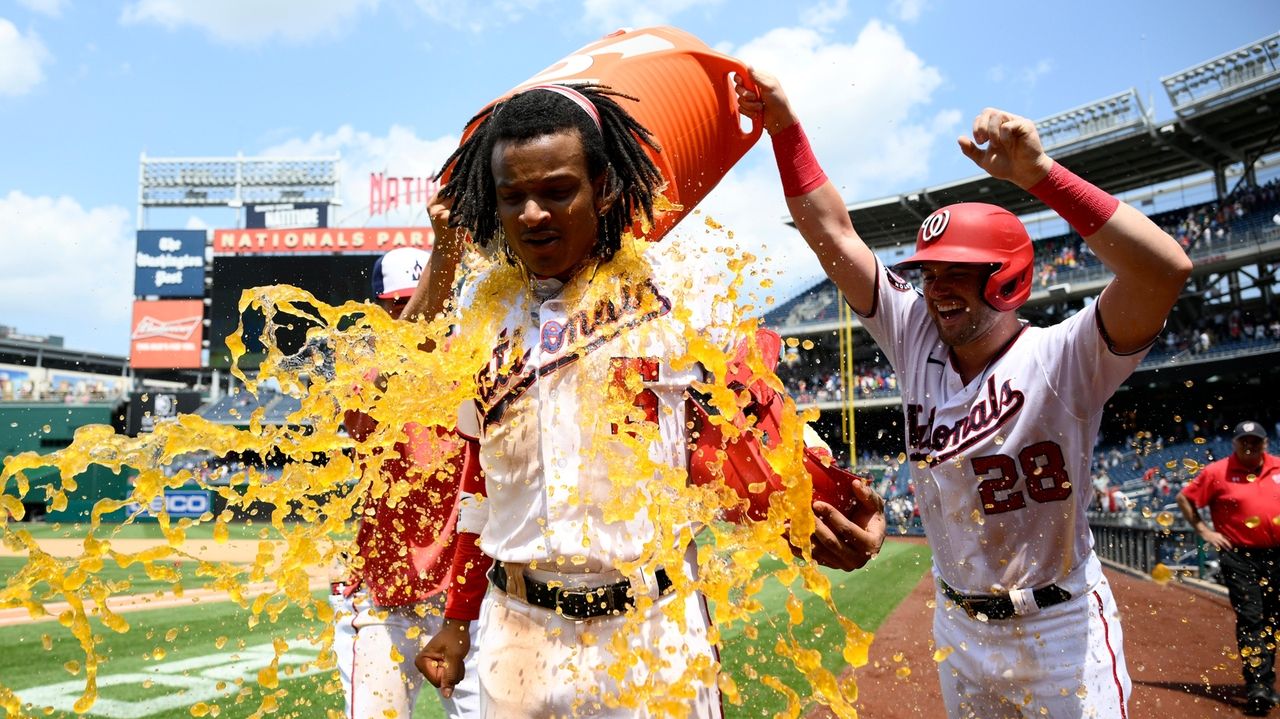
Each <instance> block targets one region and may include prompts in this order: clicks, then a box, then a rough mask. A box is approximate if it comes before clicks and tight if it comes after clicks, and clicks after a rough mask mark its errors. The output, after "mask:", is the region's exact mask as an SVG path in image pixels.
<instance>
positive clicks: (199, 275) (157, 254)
mask: <svg viewBox="0 0 1280 719" xmlns="http://www.w3.org/2000/svg"><path fill="white" fill-rule="evenodd" d="M207 237H208V232H206V231H205V230H138V248H137V252H136V253H135V254H134V267H135V271H134V275H133V294H134V295H135V296H137V297H149V296H152V297H202V296H204V250H205V245H206V244H208V242H207Z"/></svg>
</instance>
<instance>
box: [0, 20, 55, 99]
mask: <svg viewBox="0 0 1280 719" xmlns="http://www.w3.org/2000/svg"><path fill="white" fill-rule="evenodd" d="M50 60H52V56H51V55H50V54H49V51H48V50H46V49H45V47H44V43H42V42H40V36H39V35H36V34H35V33H34V32H29V33H27V34H26V35H23V34H22V33H20V32H18V28H17V27H15V26H14V24H13V23H11V22H9V21H8V20H6V19H4V18H2V17H0V95H24V94H26V93H28V92H30V91H31V89H32V88H34V87H35V86H36V85H39V84H40V83H41V82H42V81H43V80H44V68H43V66H44V64H45V63H46V62H49V61H50Z"/></svg>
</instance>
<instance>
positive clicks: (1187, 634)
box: [809, 540, 1244, 719]
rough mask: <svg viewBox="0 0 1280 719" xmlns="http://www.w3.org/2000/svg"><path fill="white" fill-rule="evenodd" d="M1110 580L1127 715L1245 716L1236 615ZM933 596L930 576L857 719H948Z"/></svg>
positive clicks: (891, 640)
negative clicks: (1128, 688) (1124, 667)
mask: <svg viewBox="0 0 1280 719" xmlns="http://www.w3.org/2000/svg"><path fill="white" fill-rule="evenodd" d="M895 541H899V540H895ZM1106 575H1107V579H1108V581H1110V582H1111V587H1112V591H1113V592H1114V593H1115V597H1116V603H1117V605H1118V606H1119V608H1120V620H1121V622H1122V625H1123V627H1124V642H1125V644H1124V651H1125V655H1126V657H1127V659H1128V664H1129V674H1130V676H1131V677H1132V678H1133V697H1132V700H1131V701H1130V702H1129V716H1132V717H1157V716H1166V717H1213V716H1239V715H1240V712H1241V710H1242V709H1243V706H1244V686H1243V684H1242V683H1241V678H1240V660H1239V659H1238V658H1235V656H1236V654H1235V652H1236V647H1235V614H1233V613H1232V611H1231V605H1230V603H1229V602H1228V601H1227V598H1226V597H1225V596H1219V595H1217V594H1214V593H1211V592H1207V591H1204V590H1200V589H1196V588H1193V587H1190V586H1189V585H1185V584H1180V583H1173V582H1171V583H1169V584H1167V585H1164V586H1161V585H1158V584H1156V583H1155V582H1152V581H1149V580H1146V579H1141V578H1136V577H1133V576H1130V575H1128V574H1124V573H1121V572H1117V571H1112V570H1109V569H1108V570H1106ZM933 596H934V592H933V581H932V579H931V578H930V576H929V574H928V572H927V571H926V572H925V573H924V575H923V576H922V577H921V580H920V583H919V584H917V585H916V587H915V589H914V590H912V592H911V594H909V595H908V596H907V598H906V599H904V600H903V602H902V603H901V604H899V605H898V608H897V609H895V610H894V611H893V613H892V614H890V615H889V616H888V617H887V618H886V619H885V621H884V623H883V624H881V625H880V629H879V631H877V632H876V637H875V642H874V644H872V646H871V655H870V661H869V662H868V664H867V666H866V667H864V668H862V669H861V670H859V671H858V673H857V680H858V694H859V700H858V711H859V715H860V716H864V717H870V718H871V719H907V718H908V717H912V718H914V717H940V716H944V711H943V706H942V695H941V691H940V689H939V687H938V675H937V669H936V668H935V666H936V665H935V664H934V662H933V647H932V642H931V632H932V627H933V610H932V609H930V608H929V607H928V605H927V602H929V601H930V600H931V599H933ZM904 667H905V668H907V669H909V670H910V672H909V673H907V672H905V671H904ZM900 675H905V676H900ZM830 716H832V715H831V714H830V713H829V712H826V711H825V710H821V709H820V710H816V711H814V712H810V714H809V719H818V718H819V717H822V718H824V719H825V718H826V717H830Z"/></svg>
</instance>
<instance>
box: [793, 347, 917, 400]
mask: <svg viewBox="0 0 1280 719" xmlns="http://www.w3.org/2000/svg"><path fill="white" fill-rule="evenodd" d="M824 365H825V366H837V362H836V359H835V358H834V357H832V358H831V360H830V362H824V363H820V364H814V365H809V364H807V363H804V362H799V361H797V362H793V363H791V364H783V365H779V367H778V377H779V379H781V380H782V382H783V385H785V386H786V388H787V391H788V393H789V394H790V395H791V397H792V399H794V400H795V401H796V404H800V405H806V404H815V403H820V402H842V401H844V399H845V396H844V379H843V378H842V377H841V376H840V373H839V372H837V371H836V370H823V369H821V368H822V367H823V366H824ZM854 385H855V387H856V389H855V392H854V399H867V398H870V397H882V396H893V395H896V394H897V393H898V380H897V377H895V376H894V374H893V370H892V368H890V367H889V365H888V364H875V363H871V362H860V363H858V364H857V365H856V366H855V367H854Z"/></svg>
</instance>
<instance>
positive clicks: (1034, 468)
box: [738, 72, 1191, 719]
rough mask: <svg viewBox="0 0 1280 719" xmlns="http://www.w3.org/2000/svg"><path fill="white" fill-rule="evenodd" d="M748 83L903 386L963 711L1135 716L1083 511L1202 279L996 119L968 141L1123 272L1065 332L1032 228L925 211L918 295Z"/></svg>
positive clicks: (916, 263)
mask: <svg viewBox="0 0 1280 719" xmlns="http://www.w3.org/2000/svg"><path fill="white" fill-rule="evenodd" d="M752 77H753V80H754V83H755V85H756V87H755V88H750V89H749V88H748V87H746V86H745V85H743V84H741V83H740V84H739V88H738V92H739V98H740V100H741V102H742V105H743V108H744V111H745V112H747V113H748V114H751V115H754V116H755V117H757V118H760V119H761V120H762V121H763V123H764V127H765V129H766V130H767V131H768V132H769V134H770V135H771V136H772V140H773V145H774V153H775V156H776V159H777V161H778V168H779V173H780V174H781V176H782V185H783V191H784V194H785V195H786V199H787V206H788V208H789V209H790V211H791V215H792V217H793V218H794V219H795V222H796V227H797V228H798V229H799V230H800V232H801V234H802V235H803V236H804V238H805V240H806V241H807V242H808V243H809V246H810V247H811V248H812V249H813V250H814V252H815V253H816V254H817V255H818V257H819V259H820V260H821V261H822V264H823V266H824V267H825V269H826V271H827V274H828V276H829V277H830V278H831V279H832V281H833V282H835V284H836V286H837V287H839V288H840V291H841V292H842V293H843V294H844V296H845V298H846V299H847V301H848V302H849V304H850V305H851V306H852V307H853V309H854V310H855V311H856V312H857V313H858V315H859V316H860V317H861V320H862V324H863V325H864V326H865V327H866V328H867V330H868V331H869V332H870V333H871V335H872V336H873V337H874V338H875V340H876V343H877V344H878V345H879V347H880V350H881V351H882V352H884V354H885V356H886V357H887V358H888V359H889V361H890V363H891V364H892V365H893V367H894V369H895V371H896V372H897V375H898V386H899V387H900V388H901V390H902V402H903V409H904V414H905V418H906V429H907V437H906V444H907V452H908V455H909V457H910V463H911V464H910V466H911V475H912V479H913V481H914V483H915V488H916V495H917V497H918V498H919V506H920V516H921V519H922V520H923V521H924V527H925V532H926V534H927V535H928V538H929V544H930V547H931V548H932V550H933V574H934V577H935V579H936V583H937V608H936V610H935V612H934V640H935V643H936V646H937V648H938V650H939V651H940V652H942V654H943V655H945V657H946V658H945V659H943V660H941V661H940V662H939V663H938V673H939V677H940V679H941V683H942V694H943V698H944V701H945V702H946V706H947V714H948V715H949V716H950V717H953V718H954V717H982V718H983V719H991V718H992V717H1040V716H1050V717H1055V718H1056V717H1086V716H1087V717H1124V716H1126V712H1127V700H1128V698H1129V690H1130V681H1129V676H1128V672H1127V670H1126V668H1125V663H1124V651H1123V648H1122V642H1121V633H1120V624H1119V621H1118V615H1117V610H1116V605H1115V602H1114V601H1113V599H1112V596H1111V591H1110V589H1109V587H1108V585H1107V581H1106V579H1105V577H1104V576H1103V574H1102V568H1101V565H1100V563H1099V561H1098V558H1097V556H1096V555H1095V554H1094V551H1093V535H1092V533H1091V532H1090V530H1089V525H1088V521H1087V519H1086V517H1085V511H1086V510H1087V508H1088V506H1089V500H1090V492H1089V463H1090V459H1091V457H1092V456H1093V443H1094V438H1095V437H1096V436H1097V434H1098V429H1099V426H1100V424H1101V416H1102V411H1103V405H1104V403H1105V402H1106V401H1107V399H1108V398H1109V397H1110V396H1111V394H1112V393H1113V392H1115V390H1116V388H1117V387H1119V386H1120V383H1121V382H1123V381H1124V380H1125V378H1126V377H1128V376H1129V374H1130V373H1131V372H1132V371H1133V369H1134V368H1135V367H1136V366H1137V364H1138V362H1139V361H1140V360H1141V359H1142V357H1143V356H1144V355H1145V354H1146V352H1147V350H1148V348H1149V347H1150V346H1151V343H1152V342H1153V340H1154V339H1155V337H1156V335H1157V334H1158V333H1159V332H1160V330H1161V328H1162V327H1163V324H1164V320H1165V317H1166V315H1167V314H1168V312H1169V310H1170V308H1171V307H1172V306H1173V303H1174V301H1175V300H1176V299H1177V297H1178V294H1179V292H1180V291H1181V289H1182V286H1183V284H1184V282H1185V281H1186V279H1187V277H1188V275H1189V274H1190V272H1191V261H1190V260H1189V259H1188V258H1187V256H1186V254H1185V253H1184V252H1183V251H1182V250H1181V249H1180V248H1179V247H1178V244H1177V243H1176V242H1175V241H1174V240H1173V239H1172V238H1170V237H1169V236H1168V235H1167V234H1165V233H1164V232H1163V231H1161V230H1160V229H1159V228H1158V227H1156V225H1155V224H1153V223H1152V222H1151V221H1150V220H1149V219H1147V218H1146V217H1145V216H1144V215H1142V213H1140V212H1139V211H1137V210H1136V209H1134V208H1132V207H1130V206H1129V205H1126V204H1124V203H1122V202H1119V201H1118V200H1117V199H1116V198H1115V197H1112V196H1111V195H1109V194H1107V193H1106V192H1104V191H1102V190H1100V189H1098V188H1097V187H1095V186H1093V185H1091V184H1089V183H1088V182H1085V181H1084V180H1082V179H1080V178H1079V177H1077V176H1075V175H1074V174H1072V173H1071V172H1070V171H1068V170H1067V169H1066V168H1064V167H1063V166H1061V165H1059V164H1057V163H1055V162H1054V161H1053V160H1052V159H1050V158H1049V157H1048V156H1047V155H1046V154H1045V153H1044V151H1043V149H1042V148H1041V144H1040V138H1039V135H1038V134H1037V132H1036V128H1035V126H1034V124H1033V123H1031V122H1030V121H1028V120H1026V119H1025V118H1022V117H1018V116H1016V115H1011V114H1009V113H1007V112H1003V111H1001V110H995V109H987V110H984V111H983V112H982V114H980V115H979V116H978V117H977V119H976V120H975V121H974V123H973V135H972V137H961V138H960V139H959V143H960V149H961V150H962V151H963V152H964V154H965V156H967V157H968V158H969V159H971V160H972V161H973V162H974V163H975V164H977V165H978V166H979V167H980V168H982V169H983V170H984V171H986V172H987V173H988V174H990V175H991V176H992V177H995V178H998V179H1003V180H1008V181H1010V182H1013V183H1014V184H1016V185H1018V186H1019V187H1021V188H1023V189H1025V190H1027V191H1029V192H1030V193H1031V194H1033V195H1035V196H1036V197H1037V198H1039V199H1040V200H1041V201H1042V202H1044V203H1045V204H1046V205H1048V206H1049V207H1050V208H1052V209H1053V210H1054V211H1056V212H1057V213H1058V214H1059V215H1061V216H1062V218H1063V219H1064V220H1066V221H1067V222H1068V223H1069V224H1070V225H1071V227H1073V228H1074V229H1075V230H1076V231H1077V232H1079V233H1080V235H1081V236H1082V237H1084V239H1085V242H1086V243H1087V244H1088V245H1089V248H1090V249H1091V250H1092V251H1093V252H1094V253H1095V254H1097V256H1098V257H1099V259H1101V260H1102V261H1103V263H1105V264H1106V265H1107V267H1108V268H1109V269H1110V270H1111V271H1112V272H1114V273H1115V278H1114V279H1113V280H1112V281H1111V282H1110V283H1109V284H1108V285H1107V287H1106V289H1104V290H1103V292H1102V294H1101V295H1100V296H1099V297H1098V299H1097V301H1096V302H1094V303H1093V304H1092V305H1086V306H1085V307H1084V308H1083V309H1081V310H1080V311H1079V312H1077V313H1076V314H1075V315H1073V316H1071V317H1069V318H1067V319H1065V320H1063V321H1062V322H1059V323H1058V324H1056V325H1053V326H1052V327H1045V328H1039V327H1031V326H1028V325H1027V324H1026V323H1024V322H1022V321H1021V320H1019V319H1018V316H1017V309H1018V307H1019V306H1021V305H1022V303H1023V302H1025V301H1026V299H1027V297H1028V296H1029V295H1030V292H1031V280H1032V260H1033V251H1032V246H1031V240H1030V238H1029V236H1028V235H1027V232H1026V230H1025V228H1024V227H1023V226H1022V223H1021V222H1020V221H1019V220H1018V219H1017V218H1016V217H1015V216H1014V215H1012V214H1011V213H1009V212H1007V211H1005V210H1003V209H1001V208H999V207H996V206H994V205H986V204H977V203H962V204H956V205H950V206H948V207H942V208H939V209H938V210H936V211H935V212H933V213H932V214H930V215H929V216H928V217H927V218H926V219H925V221H924V223H923V225H922V226H921V227H920V230H919V232H918V234H917V236H916V253H915V254H914V255H912V256H911V257H910V258H908V259H907V260H906V262H904V263H903V264H902V265H901V266H905V267H907V268H915V269H919V271H920V275H921V282H922V285H923V292H922V293H921V292H919V291H916V290H913V289H912V288H911V286H910V285H908V284H907V283H906V282H905V281H903V280H902V279H901V278H899V277H898V276H897V275H896V274H894V273H893V272H892V271H891V270H889V269H888V268H886V267H884V266H883V265H881V264H880V263H879V261H878V260H877V258H876V256H875V255H874V254H873V253H872V252H871V250H870V249H869V248H868V247H867V246H866V244H864V243H863V242H862V240H861V239H860V238H859V237H858V234H857V233H856V232H855V231H854V228H853V226H852V224H851V222H850V219H849V212H848V210H847V209H846V206H845V204H844V201H843V200H842V199H841V198H840V195H839V193H838V191H837V190H836V188H835V186H834V185H833V184H832V183H831V182H829V181H828V180H827V179H826V176H825V175H824V174H823V172H822V170H821V168H820V167H819V166H818V162H817V160H816V158H815V157H814V155H813V152H812V150H811V149H810V148H809V144H808V141H807V140H806V139H805V136H804V132H803V130H802V129H801V127H800V124H799V122H798V120H797V119H796V116H795V114H794V112H793V111H792V109H791V107H790V105H789V104H788V102H787V99H786V97H785V95H784V94H783V92H782V89H781V87H780V86H779V84H778V83H777V81H776V80H775V79H773V78H772V77H769V76H767V75H764V74H762V73H754V72H753V74H752Z"/></svg>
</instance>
